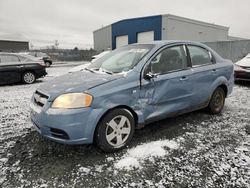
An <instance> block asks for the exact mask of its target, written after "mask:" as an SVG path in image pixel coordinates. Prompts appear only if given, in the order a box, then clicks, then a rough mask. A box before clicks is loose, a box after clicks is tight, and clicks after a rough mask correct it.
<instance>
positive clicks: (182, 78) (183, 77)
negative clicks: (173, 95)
mask: <svg viewBox="0 0 250 188" xmlns="http://www.w3.org/2000/svg"><path fill="white" fill-rule="evenodd" d="M187 79H188V77H186V76H182V77H181V78H180V80H181V81H184V80H187Z"/></svg>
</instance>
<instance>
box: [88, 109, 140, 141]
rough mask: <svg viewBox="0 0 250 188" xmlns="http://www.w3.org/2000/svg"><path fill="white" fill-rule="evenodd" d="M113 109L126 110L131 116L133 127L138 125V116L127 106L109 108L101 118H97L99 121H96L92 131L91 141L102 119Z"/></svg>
mask: <svg viewBox="0 0 250 188" xmlns="http://www.w3.org/2000/svg"><path fill="white" fill-rule="evenodd" d="M115 109H126V110H128V111H129V112H130V113H131V114H132V115H133V117H134V121H135V127H137V125H138V115H137V114H136V112H135V111H134V110H133V109H132V108H131V107H129V106H126V105H118V106H115V107H113V108H110V109H108V110H106V112H104V113H103V114H102V116H101V117H100V118H99V120H98V121H97V124H96V126H95V131H94V134H93V140H95V139H94V137H95V135H96V130H97V128H98V126H99V124H100V122H101V121H102V119H103V118H104V117H105V116H106V115H107V114H108V113H109V112H110V111H112V110H115Z"/></svg>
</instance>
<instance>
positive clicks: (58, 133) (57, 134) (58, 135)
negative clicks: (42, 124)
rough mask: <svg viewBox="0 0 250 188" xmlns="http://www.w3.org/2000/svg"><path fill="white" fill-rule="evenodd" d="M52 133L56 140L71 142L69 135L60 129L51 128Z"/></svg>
mask: <svg viewBox="0 0 250 188" xmlns="http://www.w3.org/2000/svg"><path fill="white" fill-rule="evenodd" d="M50 132H51V135H52V136H54V137H56V138H61V139H66V140H69V135H68V134H67V133H66V132H64V131H62V130H60V129H55V128H50Z"/></svg>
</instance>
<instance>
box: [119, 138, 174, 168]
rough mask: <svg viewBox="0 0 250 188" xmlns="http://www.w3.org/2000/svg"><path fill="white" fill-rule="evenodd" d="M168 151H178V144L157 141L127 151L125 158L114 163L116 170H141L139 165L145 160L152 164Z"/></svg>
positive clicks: (169, 141)
mask: <svg viewBox="0 0 250 188" xmlns="http://www.w3.org/2000/svg"><path fill="white" fill-rule="evenodd" d="M165 148H169V149H178V143H177V142H175V141H172V140H158V141H154V142H150V143H145V144H142V145H139V146H137V147H135V148H132V149H129V150H128V151H127V153H126V154H125V156H124V157H123V158H122V159H121V160H119V161H118V162H117V163H115V167H116V168H118V169H126V170H131V169H133V168H142V166H141V163H143V162H144V161H145V160H149V161H151V162H154V159H155V158H160V157H161V158H162V157H165V156H166V155H167V153H168V151H167V150H166V149H165Z"/></svg>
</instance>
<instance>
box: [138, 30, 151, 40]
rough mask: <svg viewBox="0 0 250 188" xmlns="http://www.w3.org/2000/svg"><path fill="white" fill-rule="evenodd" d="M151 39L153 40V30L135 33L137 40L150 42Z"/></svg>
mask: <svg viewBox="0 0 250 188" xmlns="http://www.w3.org/2000/svg"><path fill="white" fill-rule="evenodd" d="M151 41H154V31H147V32H142V33H137V42H151Z"/></svg>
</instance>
